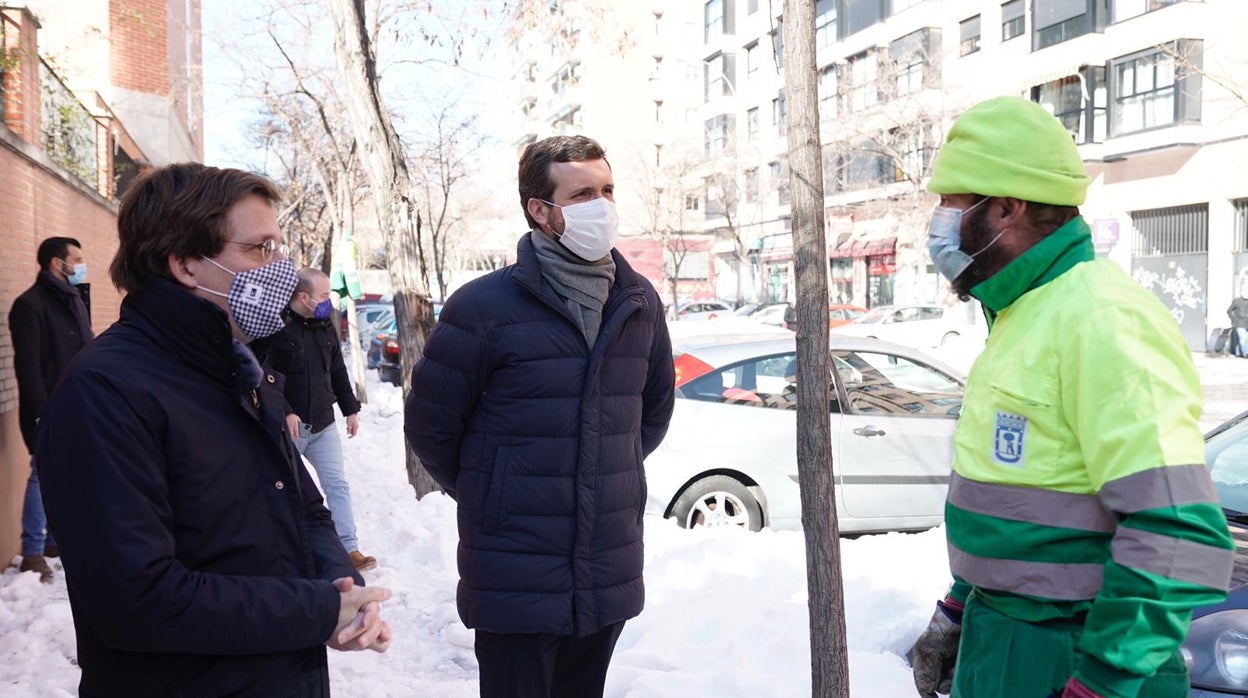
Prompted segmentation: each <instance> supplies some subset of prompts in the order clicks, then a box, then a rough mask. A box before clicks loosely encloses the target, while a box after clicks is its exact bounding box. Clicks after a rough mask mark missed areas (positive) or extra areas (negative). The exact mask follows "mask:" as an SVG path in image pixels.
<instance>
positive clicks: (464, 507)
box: [404, 136, 674, 698]
mask: <svg viewBox="0 0 1248 698" xmlns="http://www.w3.org/2000/svg"><path fill="white" fill-rule="evenodd" d="M519 179H520V202H521V205H522V206H523V208H524V212H525V217H526V218H527V220H528V222H529V225H530V226H532V230H531V232H530V233H527V234H526V235H525V236H524V237H522V238H521V239H520V244H519V248H518V250H517V262H516V263H515V264H513V265H511V266H508V267H505V268H503V269H500V270H498V271H496V272H494V273H492V274H489V275H488V276H484V277H482V278H479V279H476V280H475V281H473V282H471V283H469V284H467V285H466V286H464V287H463V288H462V289H460V290H459V291H457V292H456V293H455V294H454V295H453V296H452V297H451V298H450V299H449V300H448V301H447V303H446V306H445V307H444V308H443V310H442V314H441V317H440V318H439V321H438V324H437V325H436V326H435V327H434V330H433V332H432V333H431V334H430V336H429V340H428V343H427V344H426V345H425V349H424V356H423V358H422V359H421V361H420V362H419V363H418V364H417V366H416V368H415V370H414V371H413V373H412V390H411V393H410V394H409V396H408V399H407V404H406V414H405V422H404V427H405V432H406V435H407V438H408V440H409V441H410V442H411V444H412V448H413V449H414V450H415V451H416V454H417V455H418V456H419V457H420V460H421V462H422V463H424V465H425V467H426V468H427V469H428V470H429V473H430V475H432V476H433V478H434V480H436V481H437V482H438V484H439V485H441V486H442V487H443V488H444V489H445V490H446V492H447V493H448V494H449V495H451V496H452V497H454V498H455V499H456V501H457V502H458V504H459V572H460V584H459V591H458V601H459V604H458V605H459V614H460V617H461V618H462V619H463V621H464V623H465V625H467V626H468V627H469V628H475V629H476V631H477V633H476V654H477V660H478V662H479V664H480V672H481V695H482V696H485V697H487V698H493V697H495V696H509V697H512V696H515V697H519V696H523V697H530V696H531V697H534V698H551V697H557V696H558V697H569V698H570V697H575V698H593V697H594V696H601V695H602V691H603V684H604V682H605V680H606V673H607V666H608V664H609V663H610V660H611V654H612V652H613V651H614V649H615V643H616V640H617V639H618V638H619V635H620V632H621V630H622V629H623V627H624V622H625V621H627V620H628V619H629V618H633V617H634V616H636V615H637V614H638V613H640V612H641V609H642V605H643V602H644V596H645V595H644V588H643V585H642V558H643V555H642V512H643V509H644V506H645V501H646V484H645V483H646V481H645V473H644V471H643V470H642V459H643V458H644V457H645V456H646V455H648V454H649V453H650V452H651V451H653V450H654V449H655V448H656V447H657V446H658V445H659V443H660V442H661V441H662V439H663V435H664V434H665V433H666V432H667V425H668V421H669V419H670V418H671V415H672V408H673V393H674V388H673V382H674V371H673V366H672V352H671V341H670V340H669V338H668V334H667V325H666V323H665V322H664V319H663V306H662V304H661V303H660V302H659V297H658V294H656V293H655V291H654V288H653V287H652V286H651V285H650V283H649V282H648V281H646V279H645V278H643V277H642V276H640V275H639V274H637V273H636V272H635V271H633V269H632V268H631V267H630V266H629V265H628V262H626V261H625V260H624V257H622V256H621V255H620V254H618V253H617V252H615V251H614V250H613V249H612V248H613V245H614V239H615V232H616V227H617V225H618V222H619V218H618V216H617V215H616V212H615V204H614V199H615V185H614V182H613V181H612V178H611V168H610V166H609V165H608V164H607V161H606V159H605V154H604V152H603V150H602V148H601V147H600V146H599V145H598V144H597V143H596V142H594V141H593V140H590V139H588V138H585V137H583V136H572V137H565V136H559V137H553V138H547V139H545V140H542V141H538V142H536V143H533V144H532V145H530V146H529V147H528V148H527V149H525V152H524V155H523V156H522V157H521V159H520V175H519Z"/></svg>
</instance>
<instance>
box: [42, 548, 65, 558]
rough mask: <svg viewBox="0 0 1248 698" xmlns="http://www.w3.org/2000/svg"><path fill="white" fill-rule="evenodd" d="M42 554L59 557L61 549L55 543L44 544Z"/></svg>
mask: <svg viewBox="0 0 1248 698" xmlns="http://www.w3.org/2000/svg"><path fill="white" fill-rule="evenodd" d="M43 556H44V557H60V556H61V549H60V548H59V547H58V546H55V545H45V546H43Z"/></svg>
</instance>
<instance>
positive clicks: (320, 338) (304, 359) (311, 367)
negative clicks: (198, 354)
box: [262, 313, 360, 433]
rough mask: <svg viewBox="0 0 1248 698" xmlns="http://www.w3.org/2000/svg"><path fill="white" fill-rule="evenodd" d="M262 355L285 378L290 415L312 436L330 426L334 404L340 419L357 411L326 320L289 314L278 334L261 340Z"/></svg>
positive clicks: (334, 333) (332, 330)
mask: <svg viewBox="0 0 1248 698" xmlns="http://www.w3.org/2000/svg"><path fill="white" fill-rule="evenodd" d="M262 353H263V354H265V355H266V356H267V357H268V360H269V364H270V365H271V366H272V367H273V369H274V370H276V371H279V372H281V373H282V374H283V375H284V376H286V403H287V405H288V406H289V409H290V411H291V412H293V413H295V414H297V415H299V419H301V420H303V422H304V423H305V424H310V425H312V431H313V432H314V433H315V432H318V431H321V430H322V429H324V428H325V427H328V426H329V425H331V424H333V423H334V403H335V402H337V403H338V408H339V409H341V410H342V415H343V416H344V417H347V416H350V415H353V414H355V413H356V412H359V411H360V402H359V400H356V399H355V392H354V391H353V390H352V389H351V376H349V375H348V374H347V364H346V362H344V361H343V359H342V344H341V343H340V342H339V341H338V331H337V329H335V327H334V325H333V323H332V322H331V321H330V320H328V319H326V320H317V319H315V318H305V317H303V316H301V315H298V314H296V313H290V316H289V318H288V319H287V321H286V326H285V327H283V328H282V331H281V332H278V333H277V334H275V335H273V336H272V337H270V338H268V339H267V340H264V349H263V350H262Z"/></svg>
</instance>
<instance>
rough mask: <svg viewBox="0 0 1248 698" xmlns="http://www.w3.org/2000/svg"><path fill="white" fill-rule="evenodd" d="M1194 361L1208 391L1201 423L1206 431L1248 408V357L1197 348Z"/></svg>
mask: <svg viewBox="0 0 1248 698" xmlns="http://www.w3.org/2000/svg"><path fill="white" fill-rule="evenodd" d="M1192 362H1193V363H1195V364H1196V370H1197V372H1199V373H1200V386H1201V388H1202V389H1203V390H1204V394H1205V413H1204V416H1203V417H1202V418H1201V420H1200V424H1201V426H1202V427H1203V428H1204V429H1205V430H1206V431H1208V430H1209V429H1212V428H1213V427H1215V426H1217V425H1219V424H1221V423H1222V422H1224V421H1226V420H1228V419H1230V418H1231V417H1234V416H1235V415H1237V414H1239V413H1240V412H1243V411H1244V410H1248V359H1240V358H1236V357H1234V356H1228V355H1226V354H1220V355H1218V356H1209V355H1207V354H1205V353H1204V352H1194V353H1193V354H1192Z"/></svg>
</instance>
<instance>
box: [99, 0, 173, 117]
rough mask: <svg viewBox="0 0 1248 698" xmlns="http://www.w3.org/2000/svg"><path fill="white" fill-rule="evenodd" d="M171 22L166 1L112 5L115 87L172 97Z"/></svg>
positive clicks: (119, 0) (126, 0)
mask: <svg viewBox="0 0 1248 698" xmlns="http://www.w3.org/2000/svg"><path fill="white" fill-rule="evenodd" d="M172 1H173V2H177V1H178V0H172ZM168 21H169V8H168V4H167V3H166V2H165V0H111V2H109V6H108V24H109V34H110V55H111V58H112V83H113V85H116V86H117V87H124V88H126V89H128V90H134V91H136V92H147V93H150V94H157V95H167V94H169V24H168Z"/></svg>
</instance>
